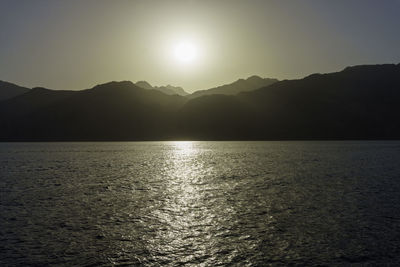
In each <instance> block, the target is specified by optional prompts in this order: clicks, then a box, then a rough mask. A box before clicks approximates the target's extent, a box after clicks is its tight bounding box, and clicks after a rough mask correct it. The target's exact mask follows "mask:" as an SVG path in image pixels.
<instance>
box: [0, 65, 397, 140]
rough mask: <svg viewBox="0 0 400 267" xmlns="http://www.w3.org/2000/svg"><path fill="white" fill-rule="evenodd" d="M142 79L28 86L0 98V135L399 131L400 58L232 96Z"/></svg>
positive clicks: (389, 135) (263, 135) (334, 135)
mask: <svg viewBox="0 0 400 267" xmlns="http://www.w3.org/2000/svg"><path fill="white" fill-rule="evenodd" d="M260 79H261V78H260ZM253 80H254V81H256V80H257V81H259V79H258V78H257V77H255V78H254V77H250V78H249V79H246V80H239V81H237V82H236V83H243V81H244V82H252V81H253ZM234 84H235V83H234ZM143 86H147V85H146V84H145V83H144V82H138V83H136V84H134V83H132V82H110V83H106V84H102V85H98V86H95V87H94V88H92V89H87V90H82V91H57V90H49V89H44V88H34V89H32V90H28V91H27V92H25V93H22V94H20V95H18V96H16V97H12V98H9V99H6V100H3V101H1V102H0V128H1V129H2V131H1V132H0V140H2V141H40V140H42V141H43V140H47V141H56V140H66V141H69V140H276V139H399V138H400V120H399V117H400V64H398V65H395V64H385V65H367V66H355V67H348V68H346V69H344V70H343V71H340V72H336V73H329V74H313V75H310V76H308V77H305V78H303V79H298V80H285V81H280V82H276V81H275V82H272V83H271V84H270V85H267V86H264V87H262V88H259V89H255V90H253V91H248V92H243V91H245V90H242V92H241V93H239V94H236V95H234V94H225V95H224V94H211V95H205V96H199V97H196V98H193V96H187V97H184V96H180V95H169V94H167V93H162V92H160V90H157V89H156V90H149V89H154V87H153V88H151V87H152V86H151V85H150V87H148V88H142V87H143ZM222 87H223V86H222ZM218 88H221V87H218ZM246 88H247V87H246ZM212 90H214V92H220V91H218V90H220V89H218V90H216V89H212Z"/></svg>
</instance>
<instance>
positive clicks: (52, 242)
mask: <svg viewBox="0 0 400 267" xmlns="http://www.w3.org/2000/svg"><path fill="white" fill-rule="evenodd" d="M0 190H1V191H0V192H1V195H0V212H1V217H0V265H1V266H14V265H23V266H29V265H37V266H46V265H66V266H102V265H104V266H110V265H127V266H129V265H134V266H135V265H142V266H168V265H171V266H175V265H176V266H179V265H187V266H218V265H231V266H232V265H234V266H235V265H237V266H264V265H306V266H312V265H337V266H343V265H383V264H389V265H390V264H391V265H393V266H395V265H399V264H400V142H143V143H140V142H138V143H0Z"/></svg>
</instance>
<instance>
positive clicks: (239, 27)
mask: <svg viewBox="0 0 400 267" xmlns="http://www.w3.org/2000/svg"><path fill="white" fill-rule="evenodd" d="M0 14H1V16H0V80H4V81H9V82H13V83H16V84H18V85H22V86H27V87H36V86H42V87H46V88H51V89H64V90H80V89H86V88H91V87H93V86H94V85H96V84H100V83H105V82H109V81H120V80H130V81H133V82H136V81H139V80H146V81H148V82H150V83H151V84H153V85H167V84H171V85H175V86H182V87H183V88H184V89H185V90H187V91H189V92H193V91H195V90H199V89H208V88H211V87H214V86H217V85H221V84H226V83H230V82H233V81H235V80H237V79H239V78H245V77H248V76H251V75H259V76H261V77H270V78H278V79H295V78H301V77H304V76H306V75H309V74H311V73H327V72H334V71H340V70H342V69H343V68H345V67H346V66H351V65H359V64H381V63H399V62H400V15H399V14H400V0H379V1H377V0H334V1H333V0H332V1H328V0H302V1H295V0H292V1H286V0H271V1H269V0H159V1H157V0H129V1H128V0H116V1H111V0H68V1H64V0H35V1H32V0H0ZM182 47H184V48H182ZM188 47H189V48H188Z"/></svg>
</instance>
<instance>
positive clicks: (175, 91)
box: [136, 81, 188, 96]
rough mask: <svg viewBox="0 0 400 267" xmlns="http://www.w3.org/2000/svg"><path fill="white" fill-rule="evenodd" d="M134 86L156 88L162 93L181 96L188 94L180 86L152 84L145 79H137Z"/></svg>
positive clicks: (148, 88)
mask: <svg viewBox="0 0 400 267" xmlns="http://www.w3.org/2000/svg"><path fill="white" fill-rule="evenodd" d="M136 86H138V87H140V88H143V89H147V90H157V91H160V92H163V93H164V94H167V95H181V96H186V95H188V93H187V92H185V90H183V88H182V87H176V86H172V85H167V86H152V85H151V84H150V83H148V82H146V81H138V82H137V83H136Z"/></svg>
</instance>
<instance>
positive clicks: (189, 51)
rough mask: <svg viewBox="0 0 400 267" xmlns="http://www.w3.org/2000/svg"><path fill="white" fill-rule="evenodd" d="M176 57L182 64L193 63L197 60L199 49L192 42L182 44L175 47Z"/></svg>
mask: <svg viewBox="0 0 400 267" xmlns="http://www.w3.org/2000/svg"><path fill="white" fill-rule="evenodd" d="M174 56H175V59H176V60H178V61H179V62H180V63H185V64H186V63H193V62H194V61H196V59H197V47H196V45H194V44H193V43H191V42H180V43H178V44H177V45H176V46H175V47H174Z"/></svg>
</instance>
